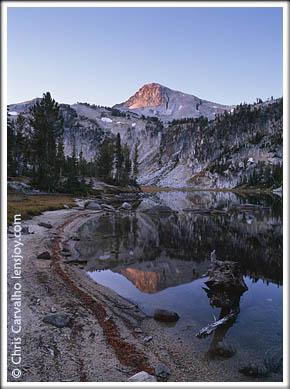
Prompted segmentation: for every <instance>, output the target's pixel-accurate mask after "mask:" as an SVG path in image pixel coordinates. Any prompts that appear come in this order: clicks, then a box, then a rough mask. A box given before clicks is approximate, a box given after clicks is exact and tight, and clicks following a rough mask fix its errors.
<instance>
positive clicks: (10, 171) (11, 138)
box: [7, 110, 16, 176]
mask: <svg viewBox="0 0 290 389" xmlns="http://www.w3.org/2000/svg"><path fill="white" fill-rule="evenodd" d="M15 146H16V137H15V133H14V124H13V122H12V121H11V119H10V118H9V111H8V110H7V175H8V176H15V175H16V163H15V158H14V156H15Z"/></svg>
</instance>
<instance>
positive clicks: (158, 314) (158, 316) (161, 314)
mask: <svg viewBox="0 0 290 389" xmlns="http://www.w3.org/2000/svg"><path fill="white" fill-rule="evenodd" d="M154 319H155V320H159V321H169V322H173V321H177V320H178V319H179V316H178V314H177V313H176V312H173V311H167V310H166V309H159V308H156V309H155V311H154Z"/></svg>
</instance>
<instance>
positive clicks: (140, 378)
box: [128, 371, 156, 382]
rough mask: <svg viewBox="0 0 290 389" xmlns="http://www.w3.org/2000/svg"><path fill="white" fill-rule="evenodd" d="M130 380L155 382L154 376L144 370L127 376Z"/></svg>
mask: <svg viewBox="0 0 290 389" xmlns="http://www.w3.org/2000/svg"><path fill="white" fill-rule="evenodd" d="M128 381H130V382H156V378H155V377H154V376H153V375H150V374H148V373H146V371H140V372H139V373H137V374H135V375H133V376H132V377H130V378H128Z"/></svg>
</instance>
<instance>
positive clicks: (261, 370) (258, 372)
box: [239, 363, 268, 378]
mask: <svg viewBox="0 0 290 389" xmlns="http://www.w3.org/2000/svg"><path fill="white" fill-rule="evenodd" d="M239 372H240V373H243V374H244V375H246V376H248V377H255V378H259V377H265V376H267V375H268V372H267V369H266V367H265V366H264V365H258V364H256V363H249V364H248V365H246V366H243V367H242V368H241V369H239Z"/></svg>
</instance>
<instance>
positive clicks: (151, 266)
mask: <svg viewBox="0 0 290 389" xmlns="http://www.w3.org/2000/svg"><path fill="white" fill-rule="evenodd" d="M249 204H250V205H256V206H249ZM157 205H158V206H160V205H162V206H167V207H170V208H171V209H172V210H173V211H174V212H168V213H163V212H148V209H150V208H152V207H154V206H157ZM244 205H246V206H244ZM198 208H200V209H204V208H207V209H209V208H210V209H215V210H216V212H215V213H212V212H208V213H207V214H200V213H197V212H199V211H196V209H198ZM79 236H80V239H81V240H80V241H79V242H78V243H77V244H76V248H77V250H78V251H79V253H80V256H81V257H82V258H83V259H86V260H87V261H88V263H87V268H86V270H87V271H88V274H89V275H90V276H91V278H92V279H93V280H94V281H96V282H98V283H100V284H102V285H105V286H108V287H110V288H112V289H114V290H115V291H116V292H117V293H119V294H120V295H121V296H123V297H125V298H127V299H129V300H131V301H133V302H135V303H136V304H138V306H139V307H140V308H141V309H142V310H143V311H144V312H145V313H146V314H148V315H153V313H154V309H155V308H157V307H159V308H164V309H169V310H173V311H175V312H177V313H178V314H179V316H180V319H179V320H178V322H177V323H176V324H175V325H171V326H168V327H166V328H165V330H166V331H168V332H169V333H171V334H172V336H173V337H175V338H176V339H181V340H182V341H183V342H184V343H185V344H187V345H190V344H192V346H194V347H195V348H196V349H197V350H198V353H199V354H200V357H205V356H206V357H209V358H210V359H212V358H211V357H210V353H209V351H210V350H211V349H212V347H213V344H214V342H216V341H217V340H223V341H226V343H228V344H230V345H231V346H232V347H234V349H235V350H236V353H235V355H234V356H233V357H231V358H230V359H227V360H222V361H221V360H220V359H219V360H218V361H216V358H215V359H214V360H213V361H212V362H211V363H220V364H221V366H223V368H227V369H236V370H238V369H239V368H240V367H241V365H242V364H243V363H244V364H245V363H247V362H261V363H262V362H263V358H264V355H265V352H266V351H267V350H269V349H273V350H280V352H281V353H282V344H283V337H282V332H283V330H282V319H283V315H282V301H283V294H282V290H283V288H282V281H283V266H282V265H283V260H282V201H281V198H279V197H278V196H276V195H273V196H263V197H261V196H260V197H253V196H252V197H247V196H244V197H242V196H237V195H235V194H233V193H214V192H161V193H157V194H154V195H148V196H146V197H144V199H143V200H142V202H141V204H139V206H138V208H137V209H135V210H134V211H132V212H129V213H128V212H116V213H111V214H106V215H102V216H98V217H96V218H95V219H93V220H90V221H89V222H87V223H85V224H84V225H83V226H82V227H81V229H80V230H79ZM214 249H215V250H216V255H217V258H218V259H224V260H234V261H237V262H239V263H240V265H241V268H242V272H243V276H244V280H245V282H246V284H247V287H248V291H246V292H245V293H244V294H243V295H242V296H241V297H240V301H239V308H240V313H239V314H238V316H237V319H236V320H235V321H234V323H232V324H231V325H228V326H225V327H220V328H221V329H219V330H216V331H215V333H214V334H212V335H210V336H209V337H207V338H206V339H198V338H197V337H196V336H195V335H196V333H197V332H198V331H199V330H200V329H201V328H202V327H204V326H206V325H207V324H208V323H211V322H213V321H215V319H218V318H219V315H220V308H216V307H211V305H210V302H209V298H208V297H207V293H206V292H205V290H204V289H203V288H205V284H204V281H206V279H207V278H206V277H205V273H206V271H207V268H208V266H209V264H210V260H209V259H210V253H211V252H212V250H214ZM261 380H263V379H261ZM275 380H278V381H281V380H282V372H278V373H276V374H275Z"/></svg>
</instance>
